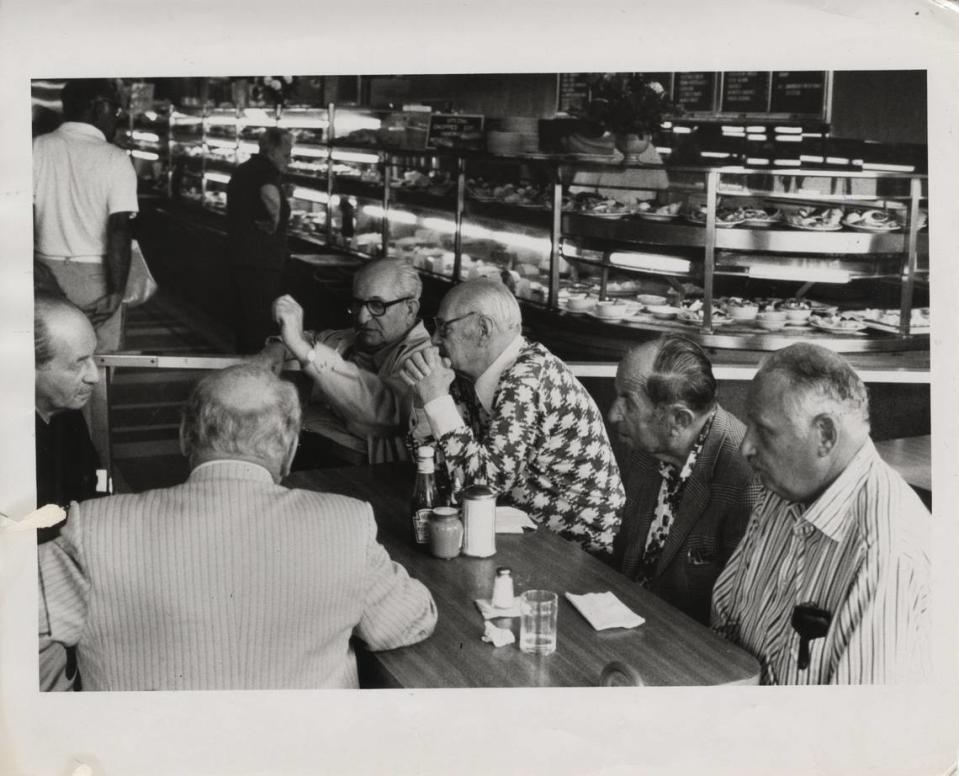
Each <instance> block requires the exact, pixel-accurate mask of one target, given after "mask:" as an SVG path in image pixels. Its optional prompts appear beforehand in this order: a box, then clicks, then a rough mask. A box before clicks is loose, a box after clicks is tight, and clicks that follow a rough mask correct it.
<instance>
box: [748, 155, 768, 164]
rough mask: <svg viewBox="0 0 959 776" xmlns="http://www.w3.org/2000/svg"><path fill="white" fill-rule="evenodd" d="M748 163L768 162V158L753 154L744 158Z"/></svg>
mask: <svg viewBox="0 0 959 776" xmlns="http://www.w3.org/2000/svg"><path fill="white" fill-rule="evenodd" d="M750 164H757V165H758V164H769V160H768V159H760V158H759V157H756V156H753V157H749V158H747V159H746V165H747V166H748V165H750Z"/></svg>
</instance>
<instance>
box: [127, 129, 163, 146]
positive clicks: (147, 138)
mask: <svg viewBox="0 0 959 776" xmlns="http://www.w3.org/2000/svg"><path fill="white" fill-rule="evenodd" d="M130 137H132V138H133V139H134V140H139V141H141V142H144V143H159V142H160V136H159V135H158V134H156V133H155V132H141V131H140V130H138V129H134V130H133V132H131V133H130Z"/></svg>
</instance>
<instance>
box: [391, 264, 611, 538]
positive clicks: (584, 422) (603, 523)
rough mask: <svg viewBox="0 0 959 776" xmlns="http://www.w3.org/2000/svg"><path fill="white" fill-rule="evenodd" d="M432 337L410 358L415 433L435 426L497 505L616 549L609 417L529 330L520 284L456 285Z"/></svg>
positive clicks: (456, 461)
mask: <svg viewBox="0 0 959 776" xmlns="http://www.w3.org/2000/svg"><path fill="white" fill-rule="evenodd" d="M433 344H434V345H435V346H436V347H434V348H424V349H421V350H420V351H419V352H417V353H415V354H413V355H411V356H410V357H409V358H408V359H407V360H406V362H405V364H404V365H403V368H402V376H403V379H404V380H406V382H407V384H408V385H410V386H411V387H412V388H413V391H414V397H415V400H416V405H417V410H416V428H415V429H414V437H415V438H417V439H422V438H423V437H424V436H425V435H430V434H431V435H432V437H433V438H434V439H435V440H436V442H437V444H438V445H439V447H440V448H441V450H442V452H443V457H444V460H445V462H446V466H447V468H448V469H450V474H451V477H450V479H451V481H453V482H462V483H463V484H466V485H469V484H472V483H479V482H482V483H485V484H487V485H489V486H490V487H491V488H493V489H494V490H496V491H497V493H498V494H499V499H500V503H504V504H512V505H514V506H517V507H519V508H521V509H524V510H526V511H527V512H528V513H529V514H530V516H531V517H532V518H533V520H535V521H536V522H538V523H542V524H544V525H546V526H548V527H549V528H550V529H552V530H554V531H556V532H557V533H558V534H560V535H561V536H563V537H564V538H566V539H569V540H570V541H574V542H577V543H578V544H580V545H582V547H583V548H584V549H586V550H588V551H590V552H593V553H595V554H597V555H600V556H603V555H607V554H609V553H610V551H611V548H612V544H613V537H614V536H615V534H616V531H617V529H618V528H619V524H620V519H621V512H622V508H623V504H624V502H625V496H624V493H623V485H622V481H621V480H620V474H619V467H618V466H617V465H616V459H615V457H614V456H613V451H612V449H611V447H610V444H609V437H608V436H607V434H606V426H605V424H604V423H603V417H602V415H601V414H600V412H599V409H598V408H597V407H596V404H595V402H594V401H593V399H592V397H591V396H590V395H589V394H588V393H587V392H586V389H585V388H584V387H583V386H582V384H581V383H580V382H579V381H578V380H577V379H576V378H575V377H574V376H573V374H572V372H570V370H569V368H568V367H567V366H566V365H565V364H564V363H563V362H562V361H561V360H560V359H558V358H557V357H556V356H554V355H553V354H552V353H550V352H549V351H548V350H547V349H546V348H544V347H543V346H542V345H540V344H539V343H536V342H530V341H528V340H526V339H525V338H524V337H523V336H522V317H521V312H520V308H519V304H518V303H517V301H516V298H515V297H514V296H513V294H512V292H511V291H510V290H509V289H508V288H507V287H506V286H505V285H504V284H503V283H502V282H500V281H497V280H486V279H480V280H469V281H466V282H465V283H461V284H459V285H458V286H454V287H453V288H452V289H451V290H450V291H449V292H448V293H447V294H446V296H445V297H443V300H442V302H440V307H439V315H438V317H437V318H436V330H435V333H434V335H433ZM454 370H455V373H454ZM456 374H458V375H459V377H460V378H461V379H460V380H456V381H455V383H454V377H455V376H456ZM464 380H465V384H464V382H463V381H464ZM420 407H422V409H419V408H420ZM424 426H425V429H424ZM424 432H425V433H424Z"/></svg>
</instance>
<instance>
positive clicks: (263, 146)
mask: <svg viewBox="0 0 959 776" xmlns="http://www.w3.org/2000/svg"><path fill="white" fill-rule="evenodd" d="M259 148H260V150H259V153H256V154H253V155H252V156H251V157H250V158H249V159H247V161H245V162H244V163H243V164H241V165H240V166H239V167H237V168H236V170H235V171H234V172H233V175H232V176H231V177H230V182H229V184H228V185H227V192H226V223H227V240H226V251H227V266H228V267H229V268H230V274H231V277H232V282H233V287H234V292H235V302H236V312H237V323H238V331H237V339H238V344H239V349H240V352H241V353H256V352H258V351H259V350H260V348H261V347H262V346H263V340H264V339H265V338H266V337H267V335H269V334H270V333H271V332H275V331H276V326H275V325H274V323H273V318H272V317H271V315H270V304H271V303H272V302H273V300H274V299H276V298H277V297H278V296H280V294H282V293H283V291H284V290H285V289H284V283H285V272H286V264H287V260H288V258H289V252H288V250H287V245H286V227H287V223H288V222H289V220H290V204H289V202H288V201H287V198H286V195H285V194H284V192H283V173H284V172H286V168H287V166H288V165H289V163H290V156H291V154H292V152H293V135H292V134H291V133H290V132H289V131H287V130H285V129H279V128H278V127H269V128H267V129H266V130H264V131H263V133H262V134H261V135H260V138H259Z"/></svg>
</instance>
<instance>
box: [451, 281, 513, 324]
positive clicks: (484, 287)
mask: <svg viewBox="0 0 959 776" xmlns="http://www.w3.org/2000/svg"><path fill="white" fill-rule="evenodd" d="M446 296H447V304H450V303H452V302H456V303H458V304H460V305H462V306H463V307H467V306H468V307H472V308H473V309H475V310H476V311H477V312H480V313H483V314H484V315H487V316H489V317H490V318H491V319H492V320H493V321H494V322H495V323H496V324H497V326H499V328H500V329H501V330H503V331H516V332H519V331H520V330H521V329H522V328H523V314H522V312H521V311H520V309H519V302H517V301H516V297H515V296H513V292H512V291H510V290H509V288H508V287H507V286H506V284H505V283H503V281H501V280H492V279H490V278H476V279H474V280H467V281H465V282H463V283H460V284H459V285H458V286H453V288H451V289H450V291H449V292H448V293H447V295H446Z"/></svg>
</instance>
